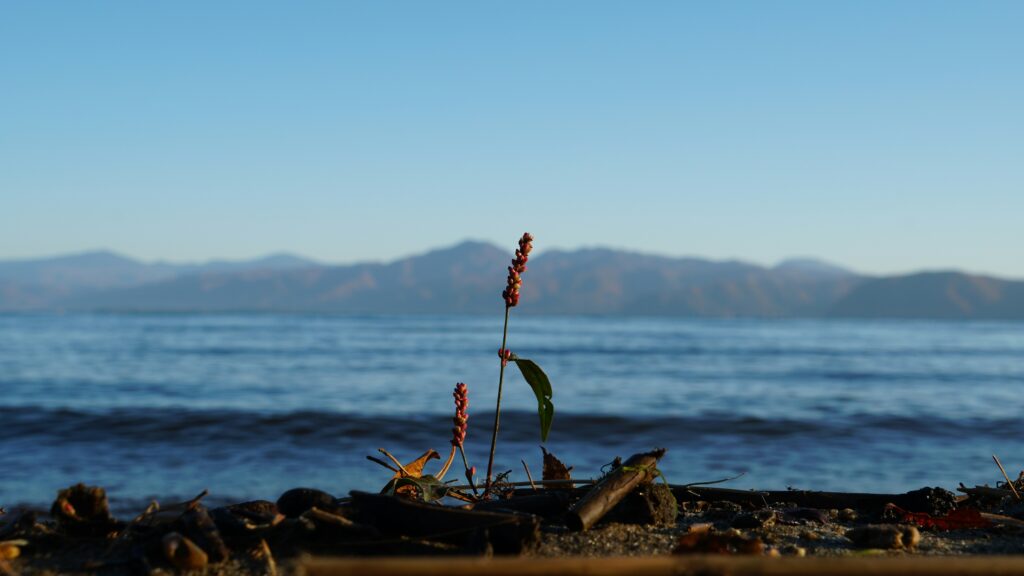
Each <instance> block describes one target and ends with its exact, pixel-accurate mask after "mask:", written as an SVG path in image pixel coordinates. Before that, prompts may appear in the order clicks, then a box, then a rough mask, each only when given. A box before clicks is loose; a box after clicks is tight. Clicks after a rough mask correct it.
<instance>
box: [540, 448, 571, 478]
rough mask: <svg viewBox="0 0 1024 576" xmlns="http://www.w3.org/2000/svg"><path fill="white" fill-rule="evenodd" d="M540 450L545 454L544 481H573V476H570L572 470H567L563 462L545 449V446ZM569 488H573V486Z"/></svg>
mask: <svg viewBox="0 0 1024 576" xmlns="http://www.w3.org/2000/svg"><path fill="white" fill-rule="evenodd" d="M540 449H541V451H543V452H544V472H543V476H542V477H543V478H544V480H572V476H571V475H570V474H569V471H570V470H572V468H566V467H565V464H563V463H562V461H561V460H559V459H558V458H556V457H555V455H554V454H552V453H550V452H548V451H547V450H546V449H544V447H543V446H541V447H540ZM569 487H570V488H571V487H572V485H570V486H569Z"/></svg>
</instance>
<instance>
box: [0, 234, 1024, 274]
mask: <svg viewBox="0 0 1024 576" xmlns="http://www.w3.org/2000/svg"><path fill="white" fill-rule="evenodd" d="M467 243H478V244H487V245H489V246H493V247H495V248H498V249H501V246H499V245H498V243H496V242H493V241H489V240H483V239H479V238H465V239H463V240H460V241H457V242H454V243H452V242H449V243H446V244H441V245H437V246H434V247H430V248H427V249H423V250H418V251H408V252H404V253H402V254H399V255H396V256H391V257H386V258H365V259H358V258H356V259H352V260H346V261H331V260H325V259H321V258H318V257H314V256H307V255H305V254H302V253H301V252H298V251H292V250H286V249H282V250H275V251H271V252H265V253H260V254H256V255H253V256H233V257H222V256H210V257H206V258H202V259H194V260H190V259H170V258H162V257H158V258H146V257H143V256H138V255H134V254H131V253H129V252H128V251H124V250H119V249H116V248H110V247H94V248H88V249H81V250H70V251H67V252H60V253H49V254H43V255H35V256H22V255H19V256H0V263H12V262H33V261H42V260H53V259H58V258H67V257H74V256H85V255H88V254H111V255H114V256H119V257H122V258H126V259H129V260H133V261H135V262H138V263H141V264H144V265H167V266H203V265H209V264H215V263H238V262H251V261H256V260H264V259H270V258H280V257H287V258H296V259H301V260H305V261H308V262H310V263H311V264H314V265H317V266H357V265H362V264H391V263H394V262H398V261H401V260H405V259H407V258H414V257H417V256H422V255H425V254H429V253H431V252H436V251H439V250H447V249H451V248H455V247H457V246H460V245H462V244H467ZM586 250H610V251H614V252H623V253H629V254H635V255H638V256H654V257H659V258H668V259H673V260H681V259H688V258H692V259H697V260H706V261H710V262H740V263H744V264H751V265H755V266H760V267H762V268H768V269H770V268H775V267H777V266H780V265H782V264H785V263H787V262H794V261H813V262H817V263H821V264H826V265H829V266H835V267H837V268H841V269H843V270H846V271H848V272H851V273H853V274H856V275H859V276H903V275H910V274H921V273H933V272H959V273H963V274H968V275H972V276H990V277H996V278H1004V279H1011V280H1013V279H1019V280H1024V277H1019V276H1017V275H1014V274H1012V273H1000V272H992V271H980V270H974V269H971V268H969V267H964V266H957V265H946V266H925V267H922V268H905V269H901V270H889V271H864V270H863V269H860V268H857V267H853V266H849V265H847V264H845V263H842V262H838V261H836V260H833V259H830V258H828V257H825V256H817V255H810V254H794V255H792V256H787V257H784V258H781V259H779V260H776V261H774V262H765V261H763V260H757V259H753V258H744V257H742V256H728V257H714V256H702V255H697V254H692V253H690V254H683V253H679V254H670V253H666V252H657V251H652V250H642V249H639V248H632V247H627V246H611V245H606V244H604V245H602V244H581V245H578V246H575V247H562V246H552V247H548V248H540V249H535V251H534V257H535V258H536V257H537V256H540V255H543V254H546V253H549V252H570V253H571V252H581V251H586ZM508 252H509V255H510V256H511V254H512V250H511V249H510V250H509V251H508Z"/></svg>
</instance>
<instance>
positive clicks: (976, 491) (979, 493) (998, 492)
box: [956, 484, 1013, 500]
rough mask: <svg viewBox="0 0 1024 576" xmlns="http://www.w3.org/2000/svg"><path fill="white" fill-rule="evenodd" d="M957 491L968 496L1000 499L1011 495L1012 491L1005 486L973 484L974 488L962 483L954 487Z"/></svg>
mask: <svg viewBox="0 0 1024 576" xmlns="http://www.w3.org/2000/svg"><path fill="white" fill-rule="evenodd" d="M956 491H957V492H963V493H964V494H967V495H968V496H974V497H976V498H994V499H996V500H1002V499H1003V498H1010V497H1012V496H1013V492H1010V491H1009V490H1007V489H1005V488H991V487H989V486H975V487H974V488H968V487H967V486H964V485H963V484H961V485H960V487H959V488H957V489H956Z"/></svg>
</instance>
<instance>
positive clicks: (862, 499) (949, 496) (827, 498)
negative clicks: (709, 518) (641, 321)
mask: <svg viewBox="0 0 1024 576" xmlns="http://www.w3.org/2000/svg"><path fill="white" fill-rule="evenodd" d="M672 492H673V494H675V497H676V499H677V500H679V501H680V502H694V501H698V500H703V501H706V502H723V501H725V502H734V503H736V504H741V505H746V506H750V507H753V508H758V507H761V506H764V505H765V504H777V503H783V502H788V503H793V504H796V505H797V506H799V507H805V508H822V509H826V510H828V509H833V508H834V509H837V510H842V509H843V508H852V509H854V510H862V511H871V512H881V511H882V510H883V509H884V508H885V505H886V504H895V505H897V506H899V507H900V508H903V509H904V510H907V511H909V512H927V513H928V514H933V515H939V516H941V515H944V514H946V513H948V512H949V511H950V510H952V509H953V508H954V507H955V506H956V496H955V495H954V494H953V493H952V492H949V491H947V490H942V489H940V488H922V489H920V490H914V491H912V492H907V493H906V494H869V493H858V492H813V491H808V490H767V491H759V490H734V489H729V488H709V487H706V486H673V487H672Z"/></svg>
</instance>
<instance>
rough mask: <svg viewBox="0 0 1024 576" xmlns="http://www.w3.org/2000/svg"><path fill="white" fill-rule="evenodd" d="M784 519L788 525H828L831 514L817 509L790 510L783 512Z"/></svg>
mask: <svg viewBox="0 0 1024 576" xmlns="http://www.w3.org/2000/svg"><path fill="white" fill-rule="evenodd" d="M782 518H783V520H784V521H786V522H787V523H794V524H798V523H802V522H811V523H814V524H827V523H828V521H829V514H828V513H827V512H825V511H824V510H819V509H817V508H789V509H787V510H783V511H782Z"/></svg>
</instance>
